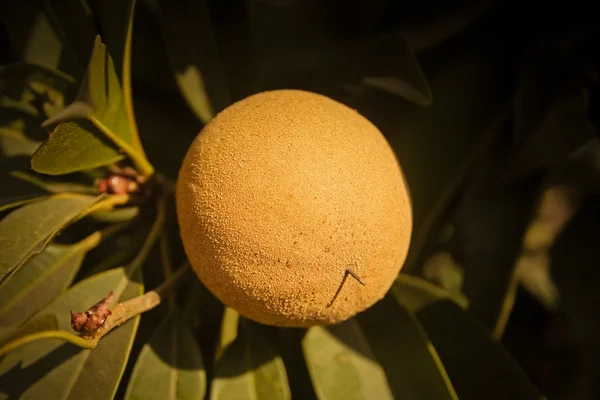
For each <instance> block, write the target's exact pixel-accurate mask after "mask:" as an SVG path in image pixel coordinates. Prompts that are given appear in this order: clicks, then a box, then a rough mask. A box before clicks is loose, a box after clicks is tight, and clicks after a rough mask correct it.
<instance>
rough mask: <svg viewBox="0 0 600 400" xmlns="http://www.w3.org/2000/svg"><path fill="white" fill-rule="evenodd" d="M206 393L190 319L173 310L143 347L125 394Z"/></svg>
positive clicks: (165, 398) (131, 396) (159, 398)
mask: <svg viewBox="0 0 600 400" xmlns="http://www.w3.org/2000/svg"><path fill="white" fill-rule="evenodd" d="M150 382H152V383H151V384H149V383H150ZM205 393H206V371H205V370H204V363H203V360H202V354H201V353H200V348H199V347H198V343H196V339H195V338H194V335H193V333H192V331H191V329H190V327H189V324H188V322H187V321H186V320H184V319H183V317H182V315H181V314H179V313H178V312H176V311H172V312H171V313H170V314H169V315H168V316H167V318H166V319H165V320H164V321H163V322H162V323H161V324H160V325H159V326H158V328H156V330H155V331H154V333H153V334H152V336H151V337H150V340H149V342H148V343H147V344H146V345H144V347H143V348H142V351H141V352H140V355H139V356H138V359H137V361H136V363H135V366H134V368H133V372H132V374H131V378H130V380H129V384H128V386H127V393H126V394H125V398H126V399H148V400H150V399H157V400H168V399H173V400H175V399H190V400H191V399H198V400H202V399H204V395H205Z"/></svg>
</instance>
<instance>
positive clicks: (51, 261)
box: [0, 232, 100, 326]
mask: <svg viewBox="0 0 600 400" xmlns="http://www.w3.org/2000/svg"><path fill="white" fill-rule="evenodd" d="M99 241H100V233H99V232H96V233H95V234H92V235H91V236H89V237H88V238H86V239H84V240H82V241H81V242H79V243H75V244H72V245H60V244H50V245H48V246H47V247H46V248H45V249H44V250H42V252H41V253H40V254H38V255H36V256H34V257H32V258H31V259H29V261H28V262H26V263H25V264H24V265H23V267H22V268H20V269H19V270H18V271H17V272H16V273H15V274H14V275H13V276H12V278H11V279H10V280H9V281H8V282H7V283H6V285H4V286H2V287H1V288H0V326H2V325H4V326H6V325H14V326H17V325H20V324H21V323H23V321H25V320H26V319H27V318H29V317H30V316H31V315H32V314H33V313H35V312H36V311H38V310H39V309H41V308H42V307H44V306H45V305H47V304H48V303H49V302H51V301H52V300H54V298H55V297H56V296H58V295H59V294H61V293H62V292H63V291H64V290H66V289H67V288H68V287H69V286H70V285H71V282H73V279H74V278H75V274H77V271H79V268H80V267H81V263H82V262H83V258H84V257H85V254H86V253H87V252H88V251H89V250H91V249H92V248H93V247H94V246H96V245H97V244H98V242H99Z"/></svg>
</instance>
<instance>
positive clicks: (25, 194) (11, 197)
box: [0, 165, 48, 211]
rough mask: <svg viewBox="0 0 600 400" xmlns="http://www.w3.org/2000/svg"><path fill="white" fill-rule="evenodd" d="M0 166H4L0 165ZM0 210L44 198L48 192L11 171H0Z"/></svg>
mask: <svg viewBox="0 0 600 400" xmlns="http://www.w3.org/2000/svg"><path fill="white" fill-rule="evenodd" d="M0 167H4V166H2V165H0ZM0 187H1V188H2V192H1V193H0V211H4V210H8V209H10V208H14V207H18V206H21V205H24V204H27V203H31V202H32V201H36V200H40V199H43V198H44V197H45V196H47V194H48V193H47V192H46V191H44V190H43V189H40V188H39V187H37V186H35V185H32V184H31V183H29V182H24V181H22V180H21V179H18V178H16V177H14V176H13V175H11V174H10V173H5V172H4V171H2V172H0Z"/></svg>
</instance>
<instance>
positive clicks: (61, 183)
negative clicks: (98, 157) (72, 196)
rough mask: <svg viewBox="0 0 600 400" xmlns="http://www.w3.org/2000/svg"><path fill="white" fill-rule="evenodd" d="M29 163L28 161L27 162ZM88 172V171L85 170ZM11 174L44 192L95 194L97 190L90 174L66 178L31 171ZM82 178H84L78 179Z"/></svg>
mask: <svg viewBox="0 0 600 400" xmlns="http://www.w3.org/2000/svg"><path fill="white" fill-rule="evenodd" d="M28 164H29V163H28ZM86 172H89V171H86ZM10 175H11V176H13V177H14V178H17V179H19V180H21V181H22V182H27V183H29V184H31V185H34V186H36V187H38V188H40V189H42V190H44V192H45V193H54V194H58V193H65V192H68V193H79V194H92V195H97V194H98V193H99V190H98V188H97V187H95V186H93V185H92V184H91V182H90V181H91V176H85V175H84V176H83V177H79V176H78V177H75V176H72V175H71V176H68V177H67V179H62V180H61V179H53V178H50V177H48V176H46V175H40V174H36V173H35V172H31V171H27V172H25V171H13V172H11V173H10ZM80 178H84V179H80Z"/></svg>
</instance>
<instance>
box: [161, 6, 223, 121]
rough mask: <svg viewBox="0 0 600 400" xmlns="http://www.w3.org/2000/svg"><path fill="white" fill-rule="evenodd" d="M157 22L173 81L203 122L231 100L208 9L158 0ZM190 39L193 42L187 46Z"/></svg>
mask: <svg viewBox="0 0 600 400" xmlns="http://www.w3.org/2000/svg"><path fill="white" fill-rule="evenodd" d="M158 7H159V10H160V12H159V16H160V20H159V21H160V25H161V28H162V32H163V36H164V39H165V45H166V47H167V52H168V54H169V61H170V64H171V67H172V69H173V70H174V74H175V80H176V82H177V85H178V86H179V90H180V91H181V93H182V94H183V97H184V98H185V100H186V102H187V104H188V105H189V107H190V109H191V110H192V111H193V112H194V114H196V116H197V117H198V118H199V119H200V120H201V121H202V122H203V123H207V122H208V121H210V120H211V119H212V117H213V116H214V114H215V112H218V111H220V110H222V109H223V108H225V107H226V106H227V105H229V104H230V103H231V99H230V98H229V89H228V88H227V84H226V81H225V78H224V76H223V71H222V68H220V65H219V62H218V60H219V54H218V50H217V46H216V41H215V37H214V32H213V28H212V26H211V19H210V10H209V7H208V4H207V3H204V2H177V3H175V2H171V1H162V0H161V1H159V2H158ZM190 38H195V39H194V45H193V46H190V44H191V42H190Z"/></svg>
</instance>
